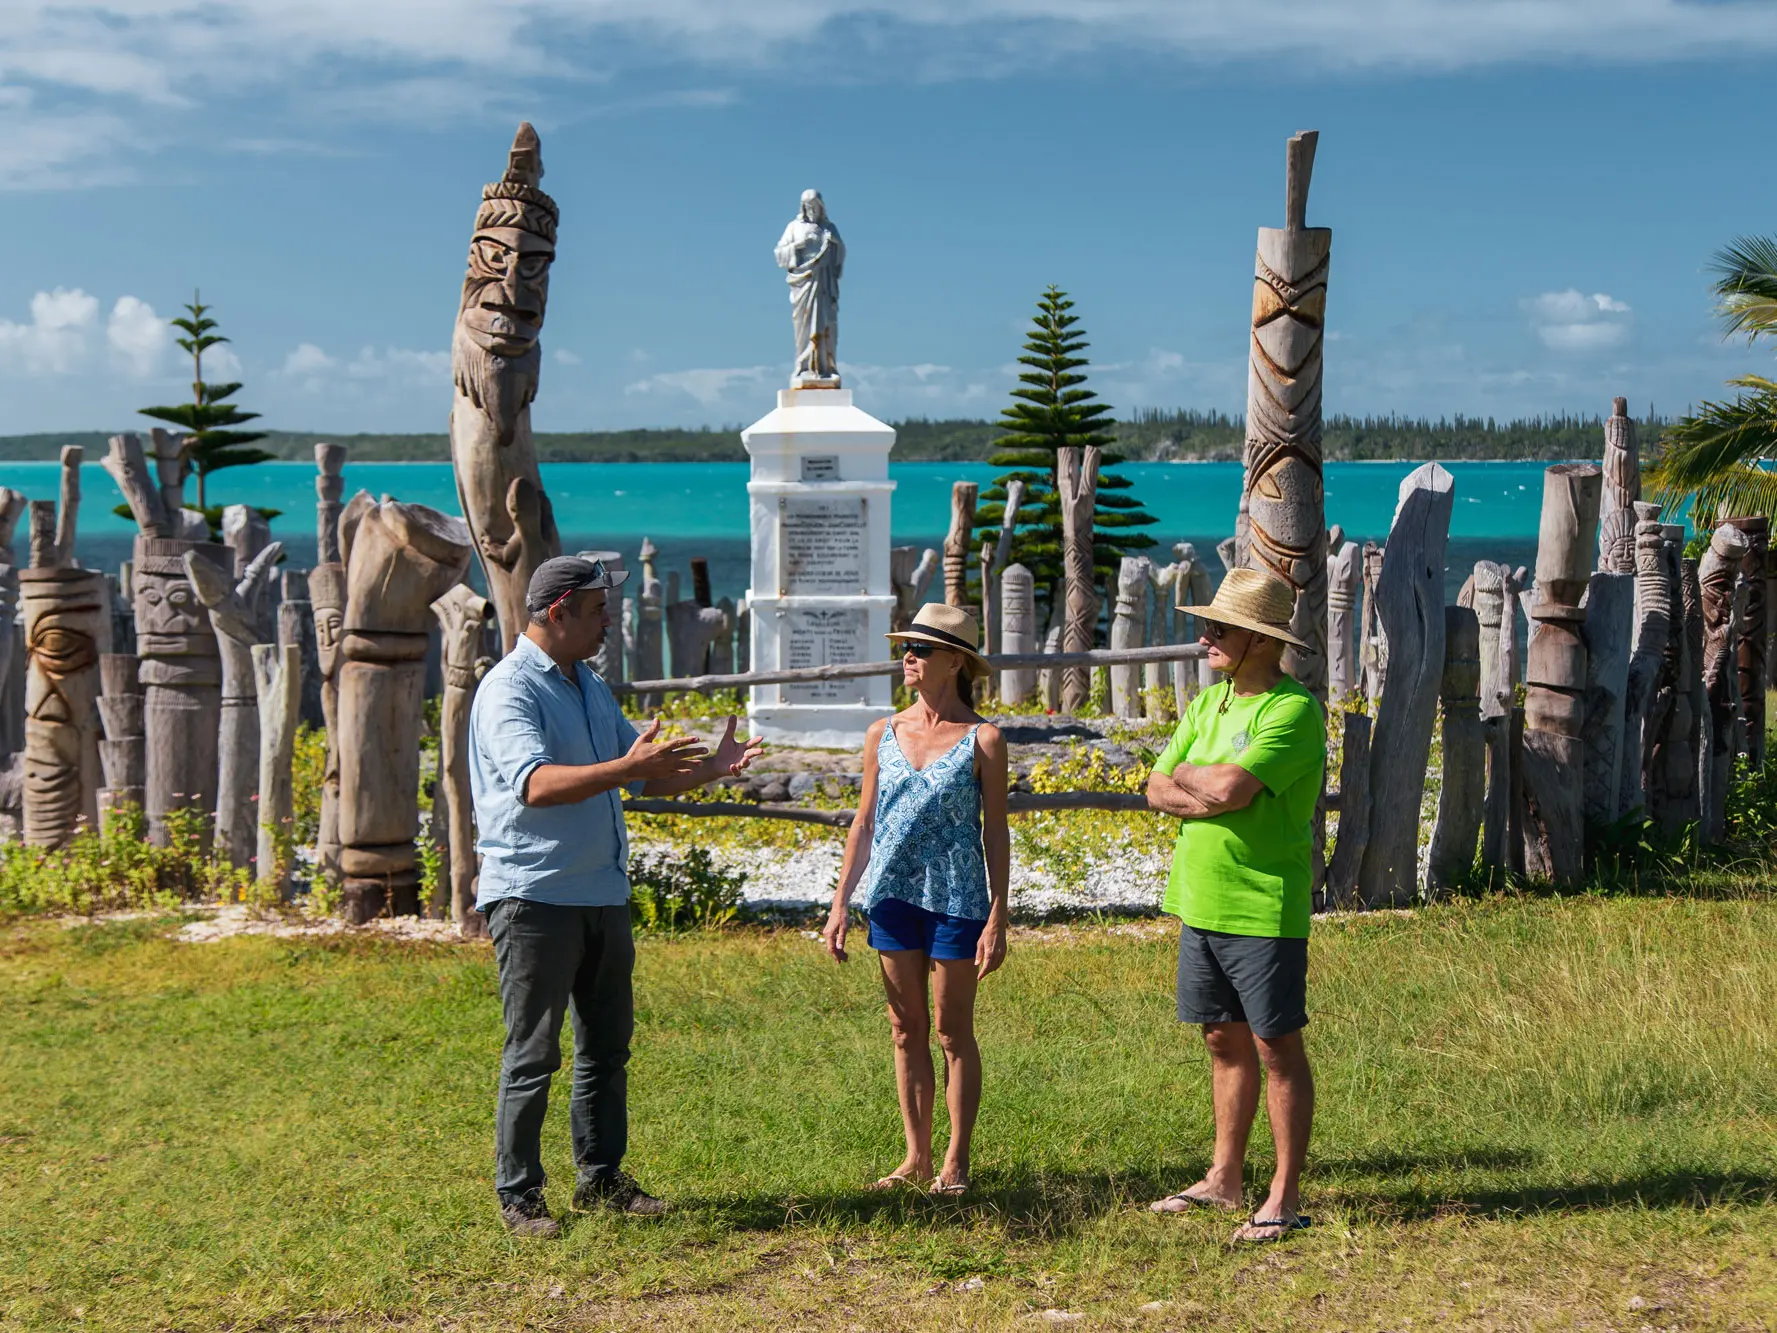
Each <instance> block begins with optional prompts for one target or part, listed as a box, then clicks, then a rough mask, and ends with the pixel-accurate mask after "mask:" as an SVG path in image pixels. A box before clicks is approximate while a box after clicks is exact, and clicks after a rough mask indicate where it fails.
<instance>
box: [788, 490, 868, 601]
mask: <svg viewBox="0 0 1777 1333" xmlns="http://www.w3.org/2000/svg"><path fill="white" fill-rule="evenodd" d="M778 512H779V516H780V518H781V520H782V523H783V546H782V550H783V561H784V580H783V591H784V593H785V594H789V595H794V594H797V593H803V594H809V593H812V594H816V595H819V594H822V593H826V594H845V593H857V592H860V591H862V589H863V587H864V523H865V519H864V501H863V500H861V499H845V500H840V499H833V500H800V499H797V500H792V499H790V498H788V497H785V498H784V500H783V503H782V506H781V507H780V509H779V511H778Z"/></svg>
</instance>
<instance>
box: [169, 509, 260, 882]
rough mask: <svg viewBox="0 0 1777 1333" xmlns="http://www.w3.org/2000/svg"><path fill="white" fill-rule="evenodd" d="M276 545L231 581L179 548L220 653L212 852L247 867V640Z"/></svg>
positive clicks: (251, 736)
mask: <svg viewBox="0 0 1777 1333" xmlns="http://www.w3.org/2000/svg"><path fill="white" fill-rule="evenodd" d="M283 553H284V545H283V543H282V542H273V543H271V545H269V546H266V547H264V548H263V549H261V550H260V552H259V553H258V554H257V555H255V556H254V557H253V558H252V559H251V560H250V561H249V562H248V563H247V565H246V568H245V570H244V571H243V572H242V574H241V576H240V580H239V582H236V580H235V579H234V578H233V577H231V576H230V575H228V574H225V573H223V572H222V571H221V570H219V569H217V568H216V567H215V566H214V565H212V564H210V563H208V562H207V561H205V560H204V559H202V558H201V557H200V556H197V555H194V554H192V553H190V552H187V553H186V555H185V574H186V577H187V578H188V579H190V580H191V586H192V587H193V588H194V589H196V591H197V598H198V600H199V601H200V602H202V603H203V604H204V606H205V607H207V608H208V609H209V612H210V624H211V625H212V626H213V627H214V628H215V631H216V639H217V646H218V647H219V648H220V650H221V653H222V713H221V719H220V726H219V728H218V732H217V735H218V740H217V783H216V850H217V852H218V853H219V854H220V855H221V856H222V857H223V858H224V859H225V860H227V861H228V863H229V864H230V865H232V866H234V867H236V868H237V869H241V868H245V867H246V866H248V865H249V864H251V862H252V860H253V855H254V852H255V850H256V848H257V847H258V844H259V832H258V829H259V815H258V813H257V812H256V811H255V809H254V796H255V789H256V787H257V785H258V780H259V767H260V765H259V711H260V710H259V692H258V686H257V683H256V681H255V678H254V674H253V645H254V644H257V643H263V642H264V636H263V635H262V633H261V629H262V620H261V616H260V610H259V609H260V607H261V605H262V604H263V600H264V598H263V594H264V590H265V587H266V585H267V584H269V583H270V582H271V580H272V576H273V571H274V569H275V567H276V565H277V562H278V557H279V556H281V555H282V554H283Z"/></svg>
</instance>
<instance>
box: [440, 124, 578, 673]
mask: <svg viewBox="0 0 1777 1333" xmlns="http://www.w3.org/2000/svg"><path fill="white" fill-rule="evenodd" d="M542 179H543V150H542V146H541V144H539V143H538V141H537V132H536V131H535V130H533V129H532V128H531V127H530V125H529V124H524V125H520V126H519V127H518V133H517V135H516V136H515V137H514V138H513V140H512V152H511V155H510V157H509V158H508V161H507V166H506V174H505V175H504V176H503V177H502V178H501V179H499V180H497V181H495V182H494V183H493V184H491V185H488V186H485V187H483V189H482V191H481V207H480V208H479V209H477V210H476V214H475V231H474V234H473V235H472V236H470V238H469V270H468V274H467V276H465V278H464V279H463V298H462V302H461V304H460V305H459V306H458V308H457V327H456V334H455V336H454V337H453V338H452V340H451V374H452V378H453V379H454V380H455V383H456V399H455V402H454V403H453V405H452V407H451V411H450V456H451V462H452V463H453V464H454V465H455V467H456V474H457V499H458V502H459V503H460V504H461V506H462V510H463V515H464V517H466V518H467V519H468V521H469V530H470V532H471V533H472V534H473V539H474V547H475V553H476V555H477V556H479V557H480V559H481V564H482V568H483V569H484V570H486V571H487V584H488V595H489V598H490V600H492V602H493V604H494V606H495V607H496V608H497V610H498V611H499V615H500V638H501V644H502V647H503V649H504V651H506V652H511V651H512V645H513V643H514V642H515V641H516V640H517V638H518V636H519V635H520V634H522V633H523V632H524V626H525V621H526V620H527V618H528V617H527V615H526V612H525V606H524V595H525V590H526V588H528V587H529V585H530V581H531V575H532V574H533V573H534V572H535V571H536V568H537V566H538V565H540V564H542V563H543V562H544V561H545V560H547V559H549V558H550V557H551V556H556V555H560V554H561V536H560V534H558V533H557V532H556V529H555V512H554V510H552V509H551V508H550V505H549V497H548V496H547V495H545V494H544V492H543V479H542V474H541V473H540V472H539V471H538V470H537V452H536V449H535V448H534V447H533V445H532V443H531V402H532V400H533V399H535V398H536V396H537V380H538V374H539V371H540V370H541V367H542V363H543V354H542V348H541V347H540V346H539V344H538V339H539V338H540V337H541V335H542V332H543V316H544V312H545V309H546V308H547V306H548V302H549V266H550V265H551V264H552V263H554V262H555V228H556V223H557V222H558V221H559V220H560V212H559V210H558V209H557V208H556V206H555V200H553V199H551V198H550V197H549V196H548V195H546V194H544V193H543V191H542V190H541V189H540V188H539V182H540V181H541V180H542ZM421 609H422V610H423V609H424V608H421Z"/></svg>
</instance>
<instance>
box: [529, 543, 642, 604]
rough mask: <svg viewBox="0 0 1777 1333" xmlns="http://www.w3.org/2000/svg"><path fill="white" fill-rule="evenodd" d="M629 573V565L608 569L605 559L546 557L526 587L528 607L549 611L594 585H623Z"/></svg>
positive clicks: (568, 556) (598, 586)
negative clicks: (565, 598) (564, 599)
mask: <svg viewBox="0 0 1777 1333" xmlns="http://www.w3.org/2000/svg"><path fill="white" fill-rule="evenodd" d="M628 577H629V571H628V570H627V569H608V568H606V566H605V562H604V561H602V560H582V559H581V558H580V557H579V556H577V555H558V556H556V557H555V558H554V559H553V560H545V561H544V562H543V563H542V564H540V565H538V566H537V572H536V573H535V574H532V575H531V584H530V587H529V588H527V589H526V590H525V595H524V604H525V609H526V610H527V611H532V612H536V611H546V610H548V609H549V608H550V607H552V606H554V605H555V604H556V603H557V602H559V601H561V600H562V598H564V597H569V596H572V595H573V594H574V593H577V592H586V591H587V590H589V589H593V588H616V587H620V586H621V585H622V583H623V581H624V580H625V579H627V578H628Z"/></svg>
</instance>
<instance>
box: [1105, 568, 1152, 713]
mask: <svg viewBox="0 0 1777 1333" xmlns="http://www.w3.org/2000/svg"><path fill="white" fill-rule="evenodd" d="M1151 569H1153V562H1152V561H1150V560H1147V559H1145V558H1144V557H1142V556H1132V555H1126V556H1124V557H1123V561H1122V564H1121V565H1119V566H1118V568H1117V604H1116V607H1115V608H1114V609H1113V610H1112V612H1111V647H1113V648H1139V647H1141V641H1142V626H1143V624H1144V623H1145V622H1146V620H1147V605H1146V603H1147V596H1148V573H1149V571H1150V570H1151ZM1111 712H1112V713H1114V714H1116V716H1118V717H1140V716H1141V667H1140V666H1139V665H1133V666H1131V665H1118V666H1113V667H1112V668H1111Z"/></svg>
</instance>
